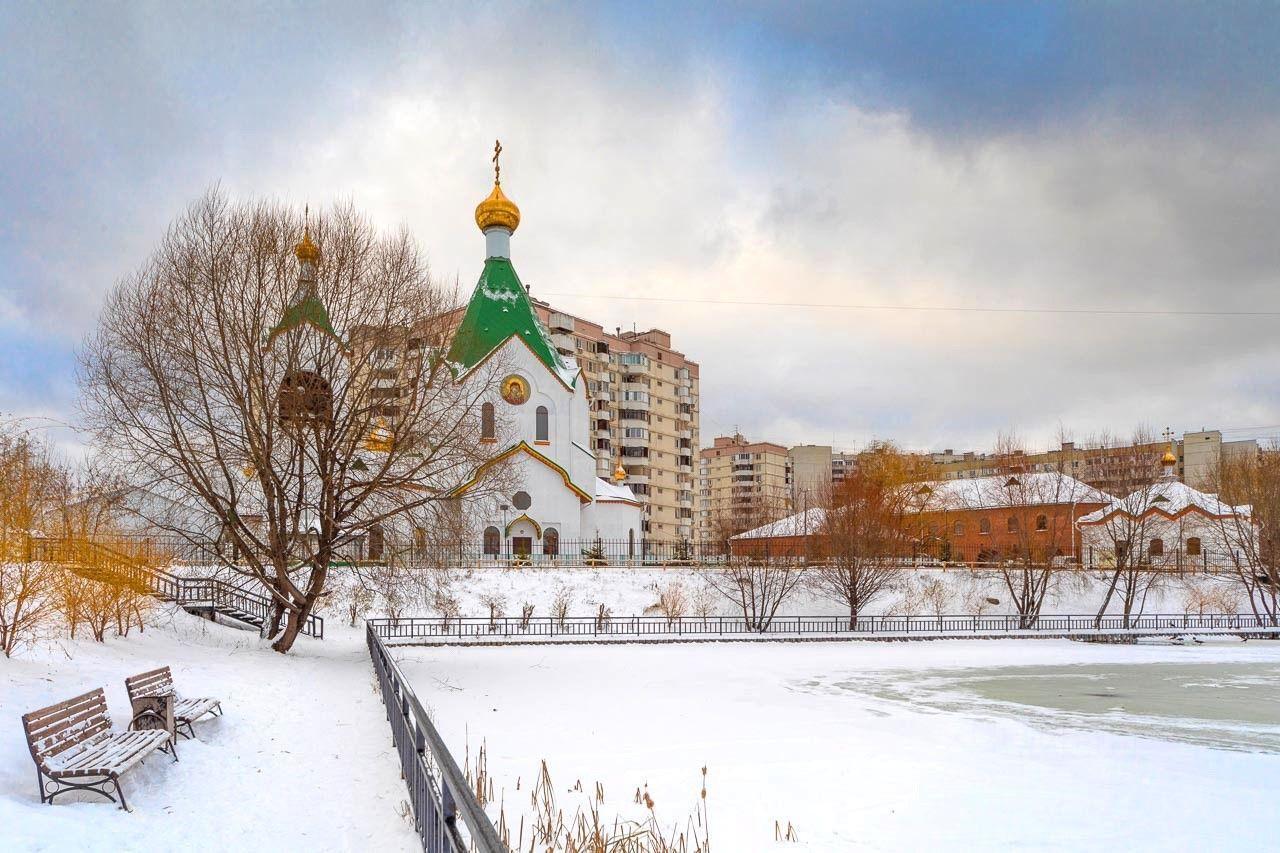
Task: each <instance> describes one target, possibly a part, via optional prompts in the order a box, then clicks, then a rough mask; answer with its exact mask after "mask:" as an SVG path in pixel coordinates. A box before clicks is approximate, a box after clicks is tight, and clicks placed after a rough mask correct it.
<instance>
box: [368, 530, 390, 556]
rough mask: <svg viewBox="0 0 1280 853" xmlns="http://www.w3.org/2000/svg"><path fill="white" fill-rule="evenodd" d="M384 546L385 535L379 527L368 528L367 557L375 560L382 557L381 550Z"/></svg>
mask: <svg viewBox="0 0 1280 853" xmlns="http://www.w3.org/2000/svg"><path fill="white" fill-rule="evenodd" d="M385 547H386V537H385V535H384V534H383V532H382V528H381V527H370V528H369V549H368V550H369V559H370V560H372V561H374V562H377V561H378V560H381V559H382V551H383V549H384V548H385Z"/></svg>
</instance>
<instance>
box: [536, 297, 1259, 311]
mask: <svg viewBox="0 0 1280 853" xmlns="http://www.w3.org/2000/svg"><path fill="white" fill-rule="evenodd" d="M542 295H543V296H554V297H571V298H575V299H609V300H616V301H619V302H670V303H678V304H685V305H734V306H743V307H753V308H824V309H837V310H848V311H928V312H937V313H946V312H955V313H966V314H1075V315H1091V316H1111V317H1280V310H1277V311H1201V310H1196V311H1183V310H1178V309H1173V308H1042V307H1031V308H1020V307H1009V306H993V305H888V304H879V303H872V302H771V301H765V300H751V299H694V298H691V297H687V296H629V295H619V294H612V293H564V292H544V293H543V294H542Z"/></svg>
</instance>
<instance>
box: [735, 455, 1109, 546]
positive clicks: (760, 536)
mask: <svg viewBox="0 0 1280 853" xmlns="http://www.w3.org/2000/svg"><path fill="white" fill-rule="evenodd" d="M907 488H909V489H910V490H911V495H910V496H909V498H908V501H909V504H910V509H909V512H908V514H907V520H906V523H907V524H908V525H909V527H910V530H909V536H908V537H907V539H908V542H909V545H908V546H906V547H907V548H909V552H907V553H903V554H899V555H895V556H901V557H919V558H924V559H929V560H937V561H940V562H951V563H969V564H976V563H994V562H1001V561H1004V560H1010V559H1017V558H1020V557H1024V556H1026V555H1031V556H1032V557H1034V558H1036V559H1050V558H1055V557H1056V558H1061V559H1064V560H1069V559H1073V558H1074V557H1075V556H1076V555H1077V554H1079V552H1080V536H1079V532H1078V530H1077V529H1076V521H1077V520H1078V519H1079V518H1080V517H1081V516H1084V515H1087V514H1088V513H1091V512H1093V511H1094V510H1096V509H1099V508H1101V507H1103V506H1106V505H1108V504H1109V503H1111V501H1112V497H1111V496H1110V495H1108V494H1106V493H1105V492H1102V491H1100V490H1098V489H1095V488H1093V487H1092V486H1089V485H1086V484H1085V483H1082V482H1080V481H1079V480H1076V479H1073V478H1072V477H1068V476H1066V475H1063V474H1057V473H1028V474H1006V475H1000V476H996V477H975V478H969V479H963V480H941V481H934V482H929V483H919V484H916V485H913V486H909V487H907ZM825 519H826V516H825V513H824V512H823V510H821V509H816V510H809V512H808V514H807V515H806V514H805V513H797V514H795V515H792V516H788V517H787V518H784V519H781V520H780V521H776V522H774V523H772V524H766V525H764V526H762V527H758V528H756V529H754V530H749V531H747V532H746V533H743V534H740V535H739V536H736V537H734V538H733V540H732V541H731V543H730V548H731V550H732V552H733V553H734V554H735V555H759V554H764V553H768V554H770V555H772V556H784V557H802V556H806V555H812V554H817V553H820V551H821V546H820V542H818V541H817V539H818V538H819V537H821V536H822V530H823V526H824V524H825ZM886 556H889V555H886Z"/></svg>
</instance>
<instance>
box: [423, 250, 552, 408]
mask: <svg viewBox="0 0 1280 853" xmlns="http://www.w3.org/2000/svg"><path fill="white" fill-rule="evenodd" d="M512 336H514V337H518V338H519V339H520V340H522V341H524V343H525V344H527V345H528V347H529V349H531V350H532V351H533V354H534V355H536V356H537V357H538V359H539V360H540V361H541V362H542V363H543V364H545V365H546V366H547V369H548V370H550V371H551V372H552V373H554V374H555V375H556V377H557V378H558V379H559V380H560V381H561V382H563V383H564V384H565V385H567V386H568V387H570V388H572V387H573V385H574V383H575V381H576V379H577V370H576V369H575V368H573V367H571V366H570V365H569V364H568V363H567V362H566V361H565V360H564V359H563V358H562V357H561V356H560V353H558V352H556V348H555V347H554V346H552V344H551V338H550V337H549V336H548V335H547V330H546V329H545V328H543V326H542V324H541V323H540V322H538V317H537V315H536V314H534V312H533V303H532V302H530V301H529V294H528V293H527V292H526V291H525V289H524V285H523V284H521V283H520V277H519V276H517V275H516V270H515V267H513V266H512V265H511V261H510V259H508V258H498V257H493V258H487V259H485V262H484V272H482V273H481V274H480V281H478V282H476V289H475V291H474V292H473V293H472V294H471V301H470V302H469V303H467V313H466V315H464V316H463V318H462V323H461V324H460V325H459V326H458V330H457V331H456V332H454V334H453V342H452V343H451V344H450V345H449V355H448V360H449V361H450V362H451V363H452V364H455V365H457V367H458V372H459V373H460V374H462V373H466V372H467V371H469V370H471V369H472V368H473V367H475V366H476V365H477V364H479V363H480V362H482V361H484V360H485V359H486V358H488V356H489V355H490V354H491V353H492V352H493V351H494V350H496V349H497V348H498V347H500V346H502V345H503V344H504V343H506V342H507V340H508V339H509V338H511V337H512Z"/></svg>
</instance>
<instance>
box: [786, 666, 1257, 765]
mask: <svg viewBox="0 0 1280 853" xmlns="http://www.w3.org/2000/svg"><path fill="white" fill-rule="evenodd" d="M797 687H798V688H800V689H804V690H811V691H815V692H836V693H839V692H848V693H854V694H862V695H866V696H869V697H873V698H877V699H883V700H887V701H892V702H900V703H905V704H907V705H910V706H912V707H914V708H917V709H921V710H932V711H937V712H947V713H962V714H970V715H975V716H983V715H986V716H1002V717H1009V718H1014V719H1019V720H1022V721H1023V722H1025V723H1027V724H1029V725H1035V726H1042V727H1047V728H1051V729H1062V728H1071V729H1077V730H1084V731H1099V732H1110V733H1114V734H1121V735H1136V736H1140V737H1152V738H1161V739H1166V740H1172V741H1183V742H1187V743H1196V744H1203V745H1205V746H1211V747H1218V748H1222V749H1238V750H1248V751H1258V752H1271V753H1280V665H1277V664H1270V663H1141V664H1135V663H1131V664H1111V665H1101V664H1078V665H1072V666H1029V667H1003V668H997V667H983V668H975V669H961V670H924V671H919V672H902V671H886V672H875V671H872V672H866V673H859V674H857V675H852V676H849V677H837V678H814V679H807V680H804V681H802V682H799V683H798V684H797Z"/></svg>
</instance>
